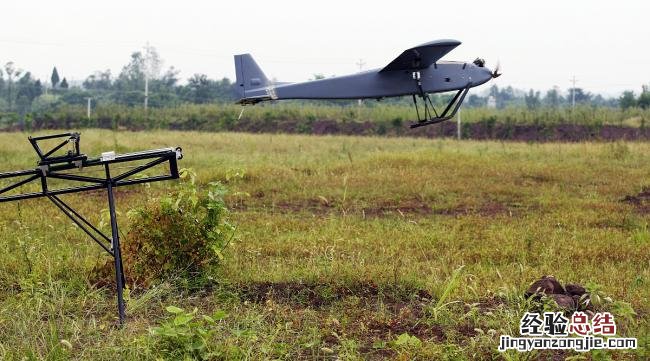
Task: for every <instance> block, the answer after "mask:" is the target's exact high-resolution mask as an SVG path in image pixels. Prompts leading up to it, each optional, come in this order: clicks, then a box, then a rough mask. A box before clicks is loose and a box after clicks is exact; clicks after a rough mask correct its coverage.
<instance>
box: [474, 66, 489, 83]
mask: <svg viewBox="0 0 650 361" xmlns="http://www.w3.org/2000/svg"><path fill="white" fill-rule="evenodd" d="M476 70H477V71H476V78H475V79H474V81H473V83H474V84H475V85H481V84H483V83H487V82H488V81H489V80H490V79H492V78H493V74H494V73H493V72H492V70H490V69H488V68H484V67H477V68H476Z"/></svg>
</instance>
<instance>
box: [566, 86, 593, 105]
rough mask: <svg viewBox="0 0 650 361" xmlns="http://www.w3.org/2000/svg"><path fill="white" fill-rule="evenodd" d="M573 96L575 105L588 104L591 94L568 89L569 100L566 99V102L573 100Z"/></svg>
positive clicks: (578, 89) (576, 89) (579, 89)
mask: <svg viewBox="0 0 650 361" xmlns="http://www.w3.org/2000/svg"><path fill="white" fill-rule="evenodd" d="M573 96H575V100H576V103H588V102H590V101H591V98H592V97H593V95H592V94H591V93H589V92H585V91H584V90H582V88H569V98H567V101H569V102H571V101H573V98H571V97H573Z"/></svg>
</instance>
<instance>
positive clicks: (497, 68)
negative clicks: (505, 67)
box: [492, 60, 501, 78]
mask: <svg viewBox="0 0 650 361" xmlns="http://www.w3.org/2000/svg"><path fill="white" fill-rule="evenodd" d="M499 70H501V61H499V60H497V66H496V67H495V68H494V71H493V72H492V78H498V77H500V76H501V73H499Z"/></svg>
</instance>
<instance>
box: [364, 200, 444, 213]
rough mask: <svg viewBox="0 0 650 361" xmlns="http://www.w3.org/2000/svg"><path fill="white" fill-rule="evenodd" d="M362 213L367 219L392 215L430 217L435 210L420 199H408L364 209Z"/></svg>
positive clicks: (383, 202) (382, 203) (384, 202)
mask: <svg viewBox="0 0 650 361" xmlns="http://www.w3.org/2000/svg"><path fill="white" fill-rule="evenodd" d="M361 212H362V214H363V215H364V216H367V217H378V216H383V215H386V214H391V213H393V214H400V215H406V214H413V215H429V214H432V213H433V210H432V209H431V207H430V206H429V205H428V204H426V203H424V202H422V201H420V200H418V199H407V200H404V201H400V202H397V203H394V202H390V201H382V202H380V203H379V204H378V205H376V206H372V207H364V208H362V209H361Z"/></svg>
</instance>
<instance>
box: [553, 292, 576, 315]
mask: <svg viewBox="0 0 650 361" xmlns="http://www.w3.org/2000/svg"><path fill="white" fill-rule="evenodd" d="M551 298H552V299H553V300H554V301H555V303H557V305H558V307H560V308H561V309H563V310H567V311H568V310H574V309H575V308H576V306H575V303H574V302H573V298H571V296H567V295H561V294H554V295H551Z"/></svg>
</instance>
